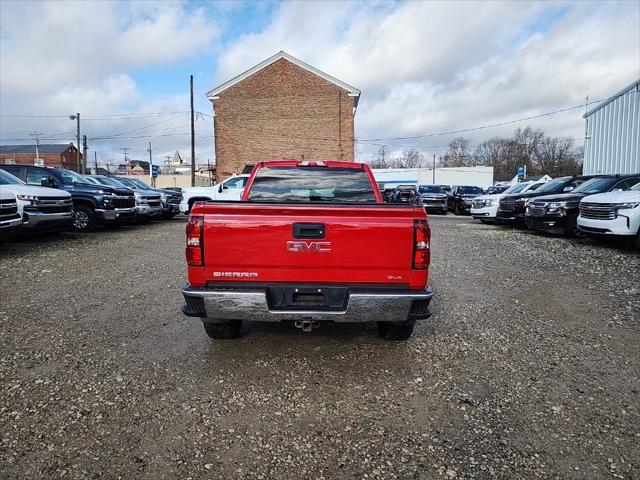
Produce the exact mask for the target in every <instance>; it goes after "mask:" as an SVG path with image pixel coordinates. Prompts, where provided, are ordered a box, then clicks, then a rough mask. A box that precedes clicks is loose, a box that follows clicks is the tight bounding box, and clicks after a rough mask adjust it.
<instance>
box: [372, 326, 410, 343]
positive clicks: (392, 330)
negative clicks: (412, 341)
mask: <svg viewBox="0 0 640 480" xmlns="http://www.w3.org/2000/svg"><path fill="white" fill-rule="evenodd" d="M414 323H415V322H406V323H394V322H377V324H376V325H377V328H378V336H379V337H380V338H384V339H385V340H392V341H400V342H402V341H405V340H409V338H411V334H412V333H413V325H414Z"/></svg>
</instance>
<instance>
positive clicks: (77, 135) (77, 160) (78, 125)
mask: <svg viewBox="0 0 640 480" xmlns="http://www.w3.org/2000/svg"><path fill="white" fill-rule="evenodd" d="M69 120H77V123H76V140H77V143H76V164H77V165H76V168H77V169H78V173H82V169H81V168H80V167H81V165H80V114H79V113H76V114H75V115H69Z"/></svg>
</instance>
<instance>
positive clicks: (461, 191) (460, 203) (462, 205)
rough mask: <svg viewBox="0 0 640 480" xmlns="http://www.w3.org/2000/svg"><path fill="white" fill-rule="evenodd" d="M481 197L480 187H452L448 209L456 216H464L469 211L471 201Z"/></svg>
mask: <svg viewBox="0 0 640 480" xmlns="http://www.w3.org/2000/svg"><path fill="white" fill-rule="evenodd" d="M480 195H482V189H481V188H480V187H472V186H467V185H454V187H453V188H452V189H451V195H450V196H449V201H448V208H449V210H450V211H452V212H453V213H455V214H456V215H466V214H468V213H469V210H471V200H473V199H474V198H476V197H478V196H480Z"/></svg>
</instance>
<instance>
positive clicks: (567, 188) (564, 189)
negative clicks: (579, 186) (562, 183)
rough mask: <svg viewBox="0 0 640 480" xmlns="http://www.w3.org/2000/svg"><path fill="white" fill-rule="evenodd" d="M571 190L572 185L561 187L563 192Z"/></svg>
mask: <svg viewBox="0 0 640 480" xmlns="http://www.w3.org/2000/svg"><path fill="white" fill-rule="evenodd" d="M571 190H573V187H564V188H563V189H562V191H563V192H570V191H571Z"/></svg>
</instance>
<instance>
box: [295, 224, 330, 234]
mask: <svg viewBox="0 0 640 480" xmlns="http://www.w3.org/2000/svg"><path fill="white" fill-rule="evenodd" d="M326 232H327V229H326V227H325V224H324V223H294V224H293V238H324V236H325V234H326Z"/></svg>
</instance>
